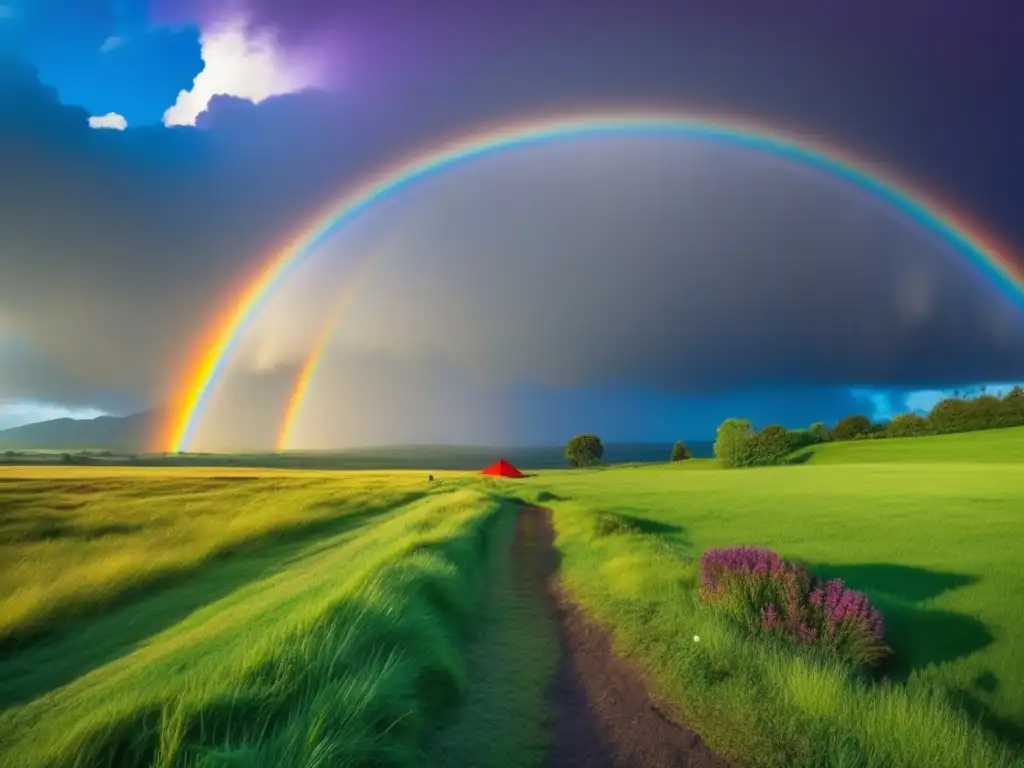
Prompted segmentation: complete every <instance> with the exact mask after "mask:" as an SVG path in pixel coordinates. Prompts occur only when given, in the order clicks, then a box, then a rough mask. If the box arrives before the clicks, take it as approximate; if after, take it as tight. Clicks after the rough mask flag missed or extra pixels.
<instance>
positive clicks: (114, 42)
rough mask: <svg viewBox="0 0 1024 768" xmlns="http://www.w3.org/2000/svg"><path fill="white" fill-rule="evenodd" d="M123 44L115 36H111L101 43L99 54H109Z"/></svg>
mask: <svg viewBox="0 0 1024 768" xmlns="http://www.w3.org/2000/svg"><path fill="white" fill-rule="evenodd" d="M123 42H124V40H122V39H121V38H120V37H118V36H117V35H111V36H110V37H108V38H107V39H106V40H104V41H103V45H101V46H100V53H110V52H111V51H112V50H114V49H115V48H120V47H121V43H123Z"/></svg>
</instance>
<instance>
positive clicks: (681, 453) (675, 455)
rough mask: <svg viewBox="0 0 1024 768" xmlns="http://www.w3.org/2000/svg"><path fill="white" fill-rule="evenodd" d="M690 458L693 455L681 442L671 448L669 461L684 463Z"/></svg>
mask: <svg viewBox="0 0 1024 768" xmlns="http://www.w3.org/2000/svg"><path fill="white" fill-rule="evenodd" d="M692 458H693V454H692V453H690V449H689V448H688V447H687V446H686V443H684V442H683V441H682V440H679V441H678V442H677V443H676V444H675V445H673V446H672V455H671V456H670V457H669V461H686V460H687V459H692Z"/></svg>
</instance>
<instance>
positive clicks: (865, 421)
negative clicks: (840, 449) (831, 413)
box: [829, 413, 871, 440]
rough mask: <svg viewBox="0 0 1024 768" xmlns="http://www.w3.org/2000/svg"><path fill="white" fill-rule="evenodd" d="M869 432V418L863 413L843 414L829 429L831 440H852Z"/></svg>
mask: <svg viewBox="0 0 1024 768" xmlns="http://www.w3.org/2000/svg"><path fill="white" fill-rule="evenodd" d="M869 432H871V419H869V418H868V417H867V416H864V415H863V414H859V413H858V414H856V415H854V416H844V417H843V418H841V419H840V420H839V421H837V422H836V425H835V426H834V427H832V429H830V430H829V437H830V438H831V439H833V440H853V439H855V438H858V437H861V436H863V435H866V434H868V433H869Z"/></svg>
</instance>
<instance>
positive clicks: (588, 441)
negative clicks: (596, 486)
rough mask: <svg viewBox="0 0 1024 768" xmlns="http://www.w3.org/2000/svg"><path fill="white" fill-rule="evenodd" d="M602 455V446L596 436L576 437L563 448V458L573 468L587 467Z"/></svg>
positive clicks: (597, 460)
mask: <svg viewBox="0 0 1024 768" xmlns="http://www.w3.org/2000/svg"><path fill="white" fill-rule="evenodd" d="M603 455H604V446H603V445H602V444H601V438H599V437H598V436H597V435H591V434H586V435H576V436H575V437H574V438H572V440H570V441H569V442H568V443H567V444H566V446H565V458H566V461H568V462H569V463H570V464H572V465H573V466H574V467H589V466H590V465H591V464H596V463H597V462H599V461H600V460H601V457H602V456H603Z"/></svg>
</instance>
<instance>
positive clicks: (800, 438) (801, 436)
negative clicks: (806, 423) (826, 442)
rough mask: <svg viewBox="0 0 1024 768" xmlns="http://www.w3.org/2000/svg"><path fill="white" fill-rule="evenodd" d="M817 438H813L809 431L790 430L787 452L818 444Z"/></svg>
mask: <svg viewBox="0 0 1024 768" xmlns="http://www.w3.org/2000/svg"><path fill="white" fill-rule="evenodd" d="M820 442H821V440H819V439H818V438H817V437H815V436H814V435H813V434H812V433H811V430H809V429H791V430H789V450H791V451H795V450H796V449H797V448H806V447H807V446H809V445H814V444H815V443H820Z"/></svg>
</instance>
